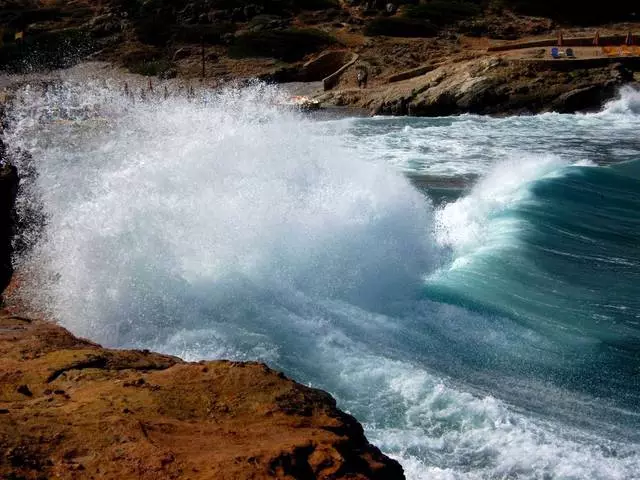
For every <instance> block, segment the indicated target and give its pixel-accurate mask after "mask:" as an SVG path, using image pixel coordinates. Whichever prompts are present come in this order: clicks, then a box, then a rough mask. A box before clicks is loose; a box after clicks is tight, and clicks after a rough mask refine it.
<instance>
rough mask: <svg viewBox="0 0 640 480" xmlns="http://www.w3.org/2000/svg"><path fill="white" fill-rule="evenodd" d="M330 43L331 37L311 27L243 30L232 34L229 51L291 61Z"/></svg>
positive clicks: (234, 54)
mask: <svg viewBox="0 0 640 480" xmlns="http://www.w3.org/2000/svg"><path fill="white" fill-rule="evenodd" d="M334 43H336V40H335V38H333V37H332V36H330V35H328V34H326V33H324V32H322V31H321V30H316V29H312V28H289V29H286V30H267V31H260V32H245V33H243V34H242V35H239V36H238V37H236V39H235V43H234V44H233V45H232V46H231V48H230V49H229V55H231V56H233V57H236V58H243V57H272V58H277V59H279V60H283V61H285V62H294V61H296V60H300V59H301V58H302V57H304V56H305V55H307V54H308V53H312V52H316V51H318V50H321V49H323V48H325V47H327V46H329V45H331V44H334Z"/></svg>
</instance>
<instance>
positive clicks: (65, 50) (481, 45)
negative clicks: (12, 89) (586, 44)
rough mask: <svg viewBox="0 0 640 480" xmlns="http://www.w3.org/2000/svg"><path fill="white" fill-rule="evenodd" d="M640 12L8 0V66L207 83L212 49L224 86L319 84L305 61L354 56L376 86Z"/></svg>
mask: <svg viewBox="0 0 640 480" xmlns="http://www.w3.org/2000/svg"><path fill="white" fill-rule="evenodd" d="M633 10H634V8H633V5H632V3H631V2H627V1H621V0H616V1H614V2H608V4H607V8H606V9H602V8H600V7H596V6H586V5H584V4H582V3H580V2H577V0H571V1H569V2H562V4H561V5H560V6H558V5H556V2H550V1H545V2H534V1H531V0H488V1H478V0H456V1H453V2H450V1H447V0H431V1H428V2H420V3H418V2H417V1H415V0H409V1H395V2H392V3H389V2H386V1H359V0H341V1H338V0H279V1H266V0H74V1H63V0H28V1H24V0H3V1H0V30H1V31H2V40H3V44H2V46H1V47H0V65H1V66H2V68H3V69H4V70H7V71H18V72H20V71H32V70H38V69H43V68H54V67H64V66H68V65H70V64H72V63H74V62H77V61H79V60H81V59H84V58H87V57H91V58H94V59H100V60H108V61H113V62H115V63H117V64H120V65H123V66H125V67H127V68H129V69H130V70H131V71H133V72H137V73H141V74H146V75H159V76H161V77H173V76H176V75H179V76H184V77H199V76H201V73H202V53H203V52H202V49H203V48H204V57H205V70H206V72H205V74H206V76H207V78H212V79H216V80H217V81H218V82H220V81H228V80H231V79H237V78H247V77H253V76H262V77H263V78H271V79H275V80H303V81H309V80H318V78H300V76H299V75H297V74H296V73H297V70H296V67H297V66H299V65H300V64H301V63H302V62H303V61H304V60H305V59H308V58H311V57H313V55H315V54H317V53H319V52H321V51H323V50H325V49H348V50H350V51H353V52H355V53H357V54H359V55H360V59H361V62H364V63H365V64H366V65H367V66H368V67H369V69H370V80H371V81H372V82H373V83H375V82H376V81H382V80H383V79H385V78H386V77H388V76H389V75H391V74H393V73H397V72H399V71H403V70H407V69H411V68H414V67H418V66H421V65H424V64H437V63H442V62H448V63H450V62H455V61H464V60H468V59H470V58H475V57H477V56H478V55H480V54H482V53H483V52H484V51H485V50H486V47H487V46H488V45H489V43H490V42H492V41H502V40H515V39H518V38H522V37H531V36H540V35H546V36H549V35H553V34H554V32H555V30H556V29H558V28H563V29H565V30H566V31H567V34H571V32H579V31H581V30H583V29H585V28H587V27H589V26H592V25H593V24H595V23H597V24H605V23H607V24H608V23H610V22H629V21H633V20H635V13H634V11H633ZM607 28H609V29H613V30H614V31H624V30H625V29H627V28H629V25H626V24H619V25H614V24H610V25H609V26H608V27H604V30H603V31H605V30H607ZM592 30H593V29H589V31H592ZM16 34H18V35H17V36H18V37H20V35H22V38H18V39H16Z"/></svg>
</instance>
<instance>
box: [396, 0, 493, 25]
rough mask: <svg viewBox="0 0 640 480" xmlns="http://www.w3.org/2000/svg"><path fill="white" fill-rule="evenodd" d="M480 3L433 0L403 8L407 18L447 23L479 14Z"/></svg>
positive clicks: (441, 23) (480, 10)
mask: <svg viewBox="0 0 640 480" xmlns="http://www.w3.org/2000/svg"><path fill="white" fill-rule="evenodd" d="M481 12H482V9H481V8H480V5H478V4H476V3H472V2H465V1H462V0H454V1H448V0H433V1H431V2H429V3H424V4H420V5H410V6H408V7H407V9H406V10H405V13H404V16H405V17H407V18H420V19H425V20H429V21H430V22H431V23H433V24H435V25H449V24H451V23H455V22H457V21H459V20H463V19H465V18H468V17H473V16H475V15H479V14H480V13H481Z"/></svg>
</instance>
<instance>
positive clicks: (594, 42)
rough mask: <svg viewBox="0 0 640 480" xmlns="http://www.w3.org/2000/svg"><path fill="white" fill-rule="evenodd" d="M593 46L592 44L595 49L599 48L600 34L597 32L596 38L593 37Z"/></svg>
mask: <svg viewBox="0 0 640 480" xmlns="http://www.w3.org/2000/svg"><path fill="white" fill-rule="evenodd" d="M593 44H594V45H595V46H596V47H599V46H600V32H599V31H597V30H596V36H595V37H593Z"/></svg>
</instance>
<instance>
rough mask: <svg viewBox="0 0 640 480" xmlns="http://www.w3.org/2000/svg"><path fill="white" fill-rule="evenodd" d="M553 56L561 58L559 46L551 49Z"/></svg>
mask: <svg viewBox="0 0 640 480" xmlns="http://www.w3.org/2000/svg"><path fill="white" fill-rule="evenodd" d="M551 56H552V57H553V58H560V53H559V52H558V48H557V47H553V48H552V49H551Z"/></svg>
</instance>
